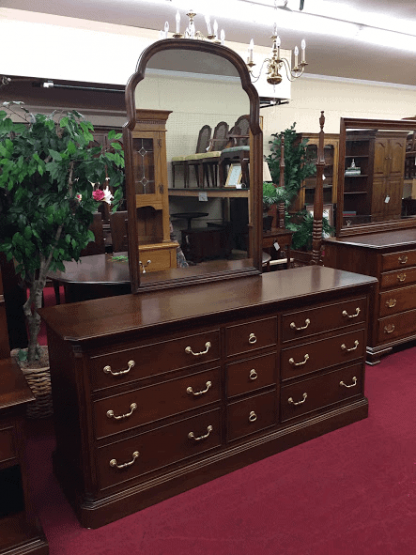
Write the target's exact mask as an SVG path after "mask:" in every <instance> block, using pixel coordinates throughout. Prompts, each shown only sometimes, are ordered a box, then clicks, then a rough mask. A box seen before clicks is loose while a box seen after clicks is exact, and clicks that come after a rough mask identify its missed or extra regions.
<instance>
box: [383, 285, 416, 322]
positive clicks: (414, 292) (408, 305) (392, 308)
mask: <svg viewBox="0 0 416 555" xmlns="http://www.w3.org/2000/svg"><path fill="white" fill-rule="evenodd" d="M413 308H416V285H411V286H410V287H401V288H400V289H393V290H392V291H385V292H384V293H380V309H379V316H380V317H383V316H388V315H390V314H397V313H398V312H404V311H406V310H412V309H413Z"/></svg>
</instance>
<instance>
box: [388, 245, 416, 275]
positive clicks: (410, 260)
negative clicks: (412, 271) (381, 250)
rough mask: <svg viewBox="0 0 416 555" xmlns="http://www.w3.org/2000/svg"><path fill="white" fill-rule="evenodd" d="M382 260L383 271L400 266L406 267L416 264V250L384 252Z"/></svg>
mask: <svg viewBox="0 0 416 555" xmlns="http://www.w3.org/2000/svg"><path fill="white" fill-rule="evenodd" d="M381 260H382V262H381V269H382V271H383V272H385V271H387V270H395V269H398V268H406V267H408V266H416V250H412V251H401V252H392V253H390V254H383V255H382V257H381Z"/></svg>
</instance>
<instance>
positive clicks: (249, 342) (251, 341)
mask: <svg viewBox="0 0 416 555" xmlns="http://www.w3.org/2000/svg"><path fill="white" fill-rule="evenodd" d="M225 337H226V352H227V356H231V355H237V354H240V353H246V352H250V351H254V350H255V349H260V348H262V347H272V346H274V345H276V343H277V317H276V316H274V317H272V318H264V319H262V320H254V321H251V322H245V323H244V324H238V325H236V326H229V327H227V328H226V330H225Z"/></svg>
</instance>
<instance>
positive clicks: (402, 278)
mask: <svg viewBox="0 0 416 555" xmlns="http://www.w3.org/2000/svg"><path fill="white" fill-rule="evenodd" d="M397 279H398V280H399V281H400V282H403V281H406V274H397Z"/></svg>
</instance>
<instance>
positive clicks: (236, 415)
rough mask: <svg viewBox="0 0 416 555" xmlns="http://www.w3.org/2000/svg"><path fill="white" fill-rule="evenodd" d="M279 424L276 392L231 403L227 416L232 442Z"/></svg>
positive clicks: (228, 431)
mask: <svg viewBox="0 0 416 555" xmlns="http://www.w3.org/2000/svg"><path fill="white" fill-rule="evenodd" d="M276 422H277V393H276V391H275V390H273V391H270V392H269V393H262V394H260V395H252V396H251V397H249V398H248V399H244V400H242V401H236V402H234V403H230V405H229V406H228V416H227V439H228V441H232V440H234V439H239V438H240V437H244V436H246V435H249V434H253V433H254V432H258V431H259V430H263V429H265V428H269V427H270V426H273V425H274V424H276Z"/></svg>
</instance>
